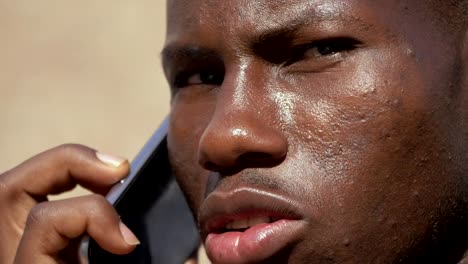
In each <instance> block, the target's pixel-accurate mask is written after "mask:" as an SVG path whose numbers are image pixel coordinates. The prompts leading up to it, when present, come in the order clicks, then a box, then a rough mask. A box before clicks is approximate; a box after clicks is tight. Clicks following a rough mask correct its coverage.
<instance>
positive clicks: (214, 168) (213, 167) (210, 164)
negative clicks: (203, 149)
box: [203, 161, 220, 171]
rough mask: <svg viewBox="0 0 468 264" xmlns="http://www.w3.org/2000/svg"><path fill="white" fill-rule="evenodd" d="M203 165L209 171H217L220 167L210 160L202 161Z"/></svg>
mask: <svg viewBox="0 0 468 264" xmlns="http://www.w3.org/2000/svg"><path fill="white" fill-rule="evenodd" d="M203 167H204V168H205V169H207V170H210V171H218V170H219V169H220V167H219V166H218V165H216V164H215V163H214V162H211V161H207V162H205V163H203Z"/></svg>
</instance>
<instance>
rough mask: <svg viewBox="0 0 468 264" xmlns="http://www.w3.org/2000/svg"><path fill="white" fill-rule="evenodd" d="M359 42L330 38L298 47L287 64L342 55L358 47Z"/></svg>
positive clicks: (349, 39) (350, 39)
mask: <svg viewBox="0 0 468 264" xmlns="http://www.w3.org/2000/svg"><path fill="white" fill-rule="evenodd" d="M359 44H360V42H359V41H357V40H355V39H352V38H332V39H326V40H320V41H315V42H312V43H308V44H305V45H300V46H299V47H297V48H296V49H295V50H293V53H292V56H291V59H290V60H289V62H288V64H289V65H290V64H293V63H295V62H297V61H301V60H309V59H315V60H317V59H325V58H327V57H334V56H335V55H344V53H347V52H350V51H352V50H354V49H356V48H357V47H358V46H359Z"/></svg>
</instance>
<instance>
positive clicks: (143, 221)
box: [80, 118, 200, 264]
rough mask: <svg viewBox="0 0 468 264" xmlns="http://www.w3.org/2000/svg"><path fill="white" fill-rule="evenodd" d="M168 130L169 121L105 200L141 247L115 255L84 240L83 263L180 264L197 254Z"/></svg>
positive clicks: (141, 152)
mask: <svg viewBox="0 0 468 264" xmlns="http://www.w3.org/2000/svg"><path fill="white" fill-rule="evenodd" d="M167 127H168V120H167V118H166V120H164V121H163V123H162V124H161V126H160V127H159V128H158V129H157V130H156V131H155V133H154V134H153V136H152V137H151V138H150V140H149V141H148V142H147V143H146V144H145V146H144V147H143V149H142V150H141V151H140V153H139V154H138V155H137V156H136V158H135V159H134V161H133V162H132V163H131V172H130V175H129V176H128V177H127V178H125V179H124V180H122V181H121V182H120V183H118V184H117V185H116V186H114V187H113V188H112V190H111V191H110V192H109V194H108V195H107V196H106V198H107V199H108V201H109V202H110V203H111V204H112V205H113V206H114V207H115V209H116V210H117V212H118V214H119V215H120V216H121V219H122V221H123V222H124V223H125V224H126V225H127V226H128V227H129V228H130V229H131V230H132V231H133V232H134V233H135V235H136V236H137V237H138V239H139V240H140V241H141V244H140V245H138V247H137V248H136V249H135V250H134V251H133V252H132V253H130V254H128V255H114V254H111V253H109V252H107V251H105V250H103V249H101V248H100V247H99V245H98V244H97V243H96V242H95V241H93V240H92V239H89V238H88V239H84V240H83V242H82V245H81V249H80V253H81V262H82V263H89V264H97V263H99V264H102V263H117V264H120V263H122V264H123V263H132V264H140V263H146V264H155V263H164V264H181V263H184V262H185V260H187V259H188V258H189V257H190V255H191V254H192V253H193V252H194V250H196V249H197V247H198V245H199V243H200V240H199V236H198V230H197V228H196V224H195V223H194V220H193V218H192V215H191V213H190V210H189V208H188V206H187V204H186V201H185V199H184V197H183V194H182V192H181V190H180V189H179V187H178V185H177V183H176V181H175V180H174V177H173V175H172V172H171V167H170V164H169V160H168V155H167V143H166V134H167Z"/></svg>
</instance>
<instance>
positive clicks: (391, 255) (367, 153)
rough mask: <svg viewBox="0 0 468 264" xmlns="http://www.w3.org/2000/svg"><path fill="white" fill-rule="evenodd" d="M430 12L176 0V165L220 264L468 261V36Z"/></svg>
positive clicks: (305, 2) (413, 7)
mask: <svg viewBox="0 0 468 264" xmlns="http://www.w3.org/2000/svg"><path fill="white" fill-rule="evenodd" d="M428 6H429V4H422V2H421V1H396V0H395V1H392V0H381V1H375V0H346V1H345V0H343V1H337V0H314V1H311V0H291V1H286V0H281V1H280V0H278V1H271V0H256V1H252V0H235V1H226V0H170V1H169V3H168V33H167V42H166V47H165V51H164V52H163V63H164V69H165V73H166V75H167V78H168V80H169V82H170V85H171V90H172V95H173V96H172V101H171V122H170V131H169V135H168V147H169V153H170V159H171V163H172V165H173V168H174V171H175V174H176V176H177V179H178V181H179V183H180V185H181V187H182V189H183V191H184V193H185V195H186V197H187V200H188V202H189V205H190V207H191V208H192V210H193V212H194V215H195V217H196V218H197V220H198V221H199V226H200V232H201V235H202V239H203V241H204V243H205V246H206V248H207V252H208V255H209V257H210V258H211V259H212V261H213V262H216V263H259V262H262V263H285V262H287V263H347V262H349V263H392V262H397V261H415V260H416V259H417V258H418V257H422V256H426V257H427V255H426V253H429V254H432V255H431V256H430V257H431V258H432V257H437V256H438V255H440V256H442V258H444V257H445V256H444V254H445V253H447V255H449V256H452V257H453V258H454V259H456V258H458V257H461V256H460V254H463V250H464V249H461V250H460V247H454V246H453V243H457V239H458V238H457V237H456V235H454V230H453V229H455V228H456V226H457V224H460V223H461V220H459V218H460V219H461V218H462V217H463V215H461V214H460V211H464V206H465V203H464V202H463V201H466V200H467V197H466V190H467V186H466V180H465V179H464V178H465V177H464V175H465V174H466V172H467V168H466V166H467V165H468V162H467V161H468V160H467V157H466V155H465V153H464V149H463V148H464V146H465V144H466V142H467V141H466V140H467V137H466V135H467V134H468V133H467V129H466V121H467V118H466V117H467V112H466V109H468V108H467V105H466V102H467V101H466V87H465V85H464V84H463V83H464V80H463V79H464V78H465V77H464V76H466V74H465V73H463V68H464V67H465V65H464V63H465V62H464V60H463V59H462V57H463V56H462V55H463V54H462V53H463V52H462V45H461V44H462V39H463V36H462V35H461V34H459V33H460V32H458V33H457V32H449V31H448V30H447V29H446V28H444V26H443V25H442V23H439V22H437V19H436V18H435V13H431V12H432V11H431V10H429V7H428ZM465 55H466V54H465ZM458 216H459V217H458ZM455 231H457V230H455ZM463 232H464V231H463ZM463 232H462V231H460V230H458V231H457V233H459V234H460V235H465V234H466V233H463ZM451 243H452V244H451ZM439 244H443V245H451V246H450V247H448V248H451V250H452V251H450V252H448V251H445V249H442V248H441V247H439V246H438V245H439ZM419 260H421V259H419Z"/></svg>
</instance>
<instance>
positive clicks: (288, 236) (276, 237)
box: [205, 219, 303, 264]
mask: <svg viewBox="0 0 468 264" xmlns="http://www.w3.org/2000/svg"><path fill="white" fill-rule="evenodd" d="M302 228H303V222H302V221H298V220H286V219H282V220H279V221H276V222H273V223H269V224H259V225H255V226H253V227H251V228H249V229H247V230H245V231H244V232H225V233H220V234H215V233H210V234H209V235H208V236H207V238H206V240H205V247H206V250H207V253H208V256H209V257H210V259H211V260H212V262H213V263H229V264H235V263H252V262H258V261H261V260H265V259H267V258H269V257H272V256H273V255H274V254H275V253H277V252H279V251H280V250H281V249H283V248H285V247H287V246H288V245H290V243H292V242H293V241H294V240H295V239H296V238H297V237H298V235H300V233H301V230H302Z"/></svg>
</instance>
